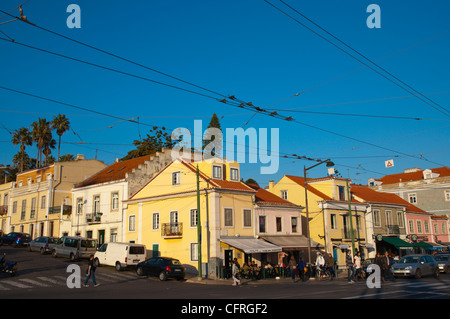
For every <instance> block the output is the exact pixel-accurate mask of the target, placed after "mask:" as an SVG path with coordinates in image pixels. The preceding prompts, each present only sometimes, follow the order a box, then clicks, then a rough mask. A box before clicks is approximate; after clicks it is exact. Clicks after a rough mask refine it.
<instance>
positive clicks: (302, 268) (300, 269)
mask: <svg viewBox="0 0 450 319" xmlns="http://www.w3.org/2000/svg"><path fill="white" fill-rule="evenodd" d="M297 269H298V276H299V277H300V279H301V281H305V263H304V262H303V258H302V257H300V259H299V260H298V264H297Z"/></svg>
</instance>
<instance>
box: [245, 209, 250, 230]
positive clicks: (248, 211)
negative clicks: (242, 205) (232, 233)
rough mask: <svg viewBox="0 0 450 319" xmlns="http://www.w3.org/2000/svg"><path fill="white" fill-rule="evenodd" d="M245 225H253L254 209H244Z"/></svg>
mask: <svg viewBox="0 0 450 319" xmlns="http://www.w3.org/2000/svg"><path fill="white" fill-rule="evenodd" d="M244 227H252V211H251V210H250V209H244Z"/></svg>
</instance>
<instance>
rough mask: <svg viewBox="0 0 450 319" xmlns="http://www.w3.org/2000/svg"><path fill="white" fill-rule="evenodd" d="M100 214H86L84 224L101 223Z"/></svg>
mask: <svg viewBox="0 0 450 319" xmlns="http://www.w3.org/2000/svg"><path fill="white" fill-rule="evenodd" d="M102 215H103V214H102V213H100V212H96V213H87V214H86V223H88V224H96V223H101V222H102Z"/></svg>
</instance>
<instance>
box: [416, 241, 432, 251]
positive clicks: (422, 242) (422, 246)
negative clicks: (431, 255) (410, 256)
mask: <svg viewBox="0 0 450 319" xmlns="http://www.w3.org/2000/svg"><path fill="white" fill-rule="evenodd" d="M414 247H416V248H425V249H426V248H432V247H433V245H430V244H429V243H426V242H424V241H419V242H418V243H414Z"/></svg>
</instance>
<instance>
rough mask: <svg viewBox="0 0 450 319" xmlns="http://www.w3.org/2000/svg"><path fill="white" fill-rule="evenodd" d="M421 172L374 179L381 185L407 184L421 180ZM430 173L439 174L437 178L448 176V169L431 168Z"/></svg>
mask: <svg viewBox="0 0 450 319" xmlns="http://www.w3.org/2000/svg"><path fill="white" fill-rule="evenodd" d="M423 171H424V170H417V171H415V172H409V173H398V174H391V175H386V176H383V177H381V178H378V179H376V180H377V181H381V182H382V183H383V184H394V183H400V182H409V181H418V180H423ZM431 171H432V172H433V173H436V174H439V177H444V176H450V168H448V167H447V166H443V167H438V168H432V169H431Z"/></svg>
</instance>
